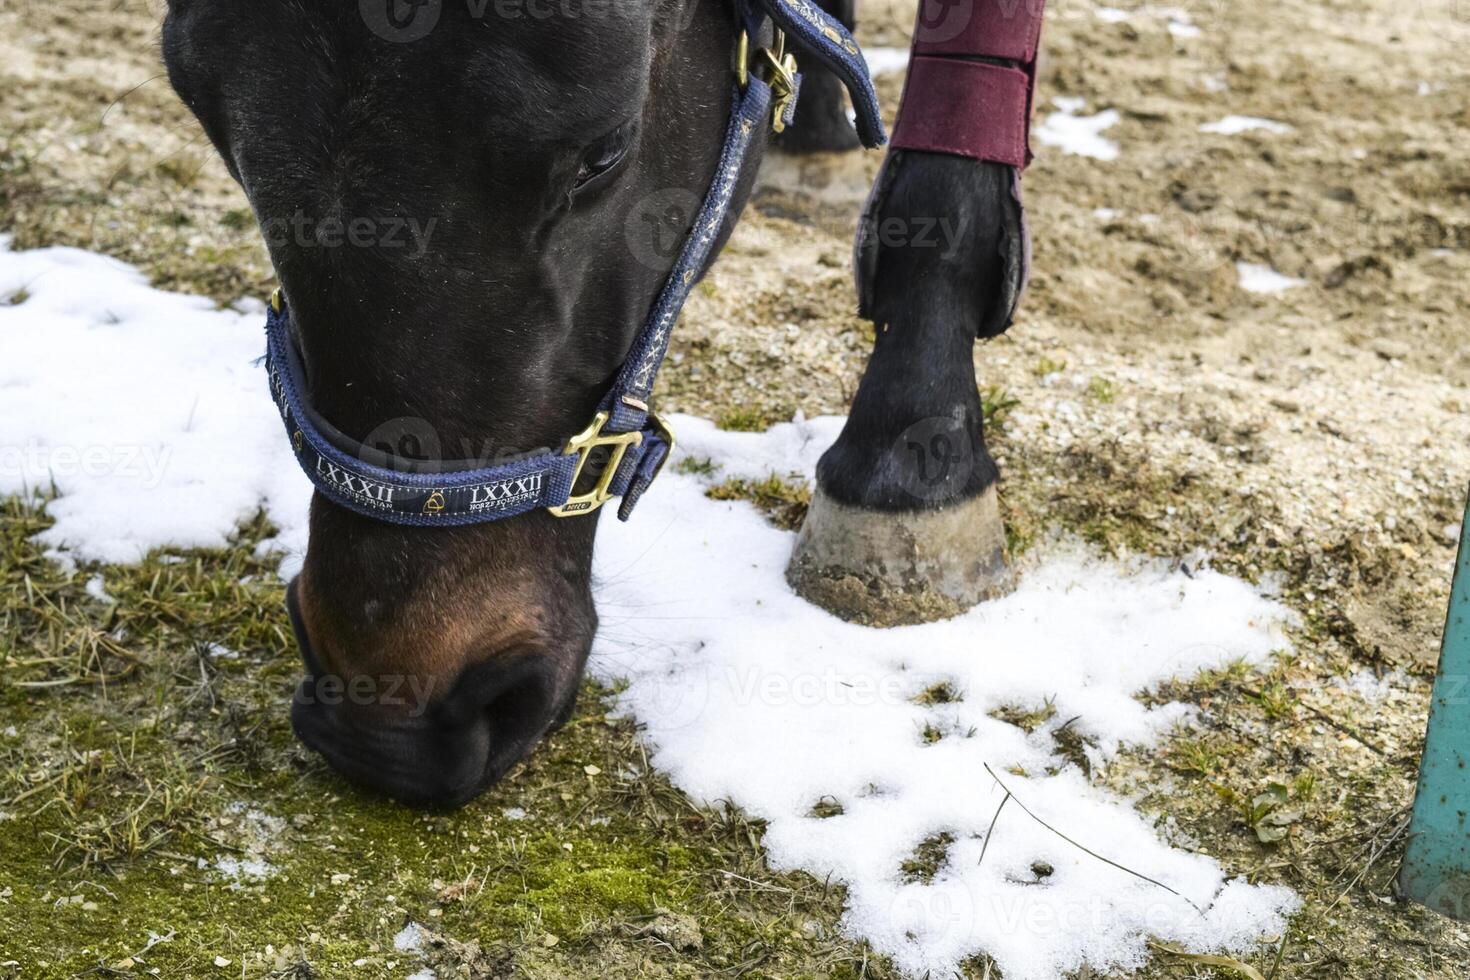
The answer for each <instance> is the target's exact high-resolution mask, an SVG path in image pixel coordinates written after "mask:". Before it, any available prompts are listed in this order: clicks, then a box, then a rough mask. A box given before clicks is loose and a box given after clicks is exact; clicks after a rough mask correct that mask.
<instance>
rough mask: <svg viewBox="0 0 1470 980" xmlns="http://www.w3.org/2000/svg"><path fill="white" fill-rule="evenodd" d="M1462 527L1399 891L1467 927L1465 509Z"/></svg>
mask: <svg viewBox="0 0 1470 980" xmlns="http://www.w3.org/2000/svg"><path fill="white" fill-rule="evenodd" d="M1460 528H1461V530H1460V558H1459V561H1458V562H1456V564H1455V583H1454V586H1453V587H1452V589H1451V591H1450V613H1449V617H1448V619H1447V620H1446V622H1445V629H1444V646H1443V647H1441V649H1440V654H1439V672H1438V674H1437V675H1436V676H1435V679H1434V693H1433V696H1432V697H1431V699H1430V704H1429V733H1428V735H1427V736H1426V738H1425V740H1424V759H1423V760H1422V761H1421V762H1420V764H1419V792H1418V794H1417V795H1416V796H1415V797H1414V816H1413V819H1412V820H1411V821H1410V823H1409V843H1408V850H1407V851H1406V852H1405V854H1404V866H1403V868H1401V869H1400V871H1399V888H1400V890H1401V891H1402V893H1403V894H1404V895H1405V896H1406V897H1408V898H1411V899H1413V900H1414V901H1416V902H1419V903H1420V904H1422V905H1427V906H1428V907H1429V908H1432V909H1434V910H1436V911H1438V912H1443V913H1444V914H1445V915H1448V916H1452V917H1453V918H1456V919H1460V920H1463V921H1470V508H1467V510H1466V512H1465V522H1464V523H1463V524H1461V525H1460Z"/></svg>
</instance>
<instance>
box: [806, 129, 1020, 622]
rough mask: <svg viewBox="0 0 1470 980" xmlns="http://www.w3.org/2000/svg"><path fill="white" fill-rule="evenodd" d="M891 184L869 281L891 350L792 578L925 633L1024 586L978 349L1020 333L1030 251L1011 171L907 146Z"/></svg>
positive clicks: (832, 467) (839, 454) (880, 340)
mask: <svg viewBox="0 0 1470 980" xmlns="http://www.w3.org/2000/svg"><path fill="white" fill-rule="evenodd" d="M878 181H879V182H878V186H877V188H876V190H875V193H874V196H873V199H872V201H871V202H870V204H869V209H868V212H867V214H865V215H864V218H863V222H862V225H861V226H860V229H859V247H858V268H857V270H856V274H857V280H858V293H859V301H860V306H861V310H862V313H863V315H864V316H865V317H867V318H868V319H870V320H872V321H873V323H874V325H875V329H876V331H877V342H876V343H875V345H874V348H873V354H872V357H871V358H870V360H869V362H868V368H867V371H866V373H865V374H864V376H863V380H862V383H861V385H860V386H859V388H858V393H857V396H856V398H855V400H854V402H853V405H852V410H851V413H850V415H849V417H848V421H847V425H846V426H845V428H844V429H843V431H842V434H841V436H840V437H839V438H838V440H837V442H836V444H835V445H834V446H833V447H832V448H831V449H830V450H829V451H828V452H827V454H826V455H825V456H823V458H822V461H821V463H820V465H819V467H818V470H817V494H816V500H815V501H814V503H813V507H812V515H811V517H810V518H809V520H808V523H807V525H806V526H805V527H804V528H803V531H802V535H801V538H800V539H799V543H798V546H797V552H796V555H795V557H794V559H793V563H792V567H791V573H790V575H791V578H792V581H793V584H794V585H796V587H797V588H798V589H799V590H800V591H802V592H803V594H805V595H807V596H808V597H810V598H812V599H813V600H814V601H817V602H819V603H821V604H822V605H825V606H828V607H829V608H834V607H841V608H834V611H837V612H839V613H840V614H843V615H848V616H849V617H850V618H857V619H865V620H869V621H884V620H886V621H910V620H914V619H925V618H935V616H936V615H952V614H954V613H955V612H958V611H959V610H960V609H963V608H965V607H967V606H969V605H972V604H974V603H975V602H978V601H980V600H981V599H983V598H986V597H987V596H989V595H993V594H994V593H996V592H997V591H999V590H1001V589H1002V588H1004V587H1005V584H1006V582H1007V580H1008V573H1007V571H1006V566H1005V558H1004V541H1005V536H1004V529H1003V528H1002V526H1001V522H1000V513H999V507H998V504H997V502H996V496H995V492H994V488H995V483H996V480H997V476H998V473H997V470H996V467H995V463H994V461H993V460H992V459H991V456H990V453H989V451H988V449H987V448H986V445H985V433H984V422H983V418H982V414H981V405H980V397H979V392H978V390H977V387H976V380H975V369H974V360H973V347H974V343H975V339H976V337H977V336H980V337H991V336H995V335H998V334H1000V333H1001V332H1003V331H1004V330H1005V328H1006V327H1007V326H1008V325H1009V323H1010V320H1011V316H1012V314H1013V312H1014V310H1015V306H1016V303H1017V300H1018V298H1019V295H1020V291H1021V286H1022V279H1023V269H1024V254H1025V241H1024V234H1023V222H1022V209H1021V204H1020V200H1019V197H1018V192H1017V190H1016V185H1015V177H1014V171H1013V169H1012V168H1011V167H1008V166H1005V165H1003V164H996V163H983V162H979V161H975V160H969V159H965V158H962V157H956V156H948V155H944V154H935V153H920V152H911V151H901V150H900V151H893V152H892V153H890V155H889V158H888V160H887V162H886V163H885V165H884V170H883V172H882V173H881V174H880V175H879V178H878Z"/></svg>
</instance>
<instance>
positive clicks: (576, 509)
mask: <svg viewBox="0 0 1470 980" xmlns="http://www.w3.org/2000/svg"><path fill="white" fill-rule="evenodd" d="M609 418H610V414H609V413H608V412H598V413H597V417H596V418H595V419H593V420H592V424H591V425H589V426H587V428H586V429H584V430H582V431H581V432H580V433H578V434H577V435H574V436H572V438H571V439H570V440H569V441H568V442H567V448H566V449H565V450H564V451H563V455H566V456H576V457H577V468H576V470H575V471H573V473H572V487H573V489H575V488H576V486H577V481H578V480H580V479H581V478H582V471H583V470H584V469H585V468H586V467H587V460H588V459H589V458H590V457H591V455H592V451H593V450H594V449H600V448H602V447H604V446H606V447H607V448H608V449H610V450H612V452H611V454H610V455H609V456H608V459H607V466H606V468H605V469H604V470H603V471H602V475H601V476H600V477H598V479H597V486H595V487H593V488H592V490H590V491H589V492H587V493H584V494H578V495H575V496H572V497H569V498H567V502H566V503H564V504H562V505H561V506H559V507H548V508H547V510H549V511H551V513H552V514H554V515H555V516H557V517H580V516H581V515H583V514H590V513H592V512H593V511H595V510H597V509H598V508H600V507H601V506H602V505H603V504H605V503H607V502H608V501H609V500H611V499H612V492H611V489H610V488H611V487H612V481H613V479H614V478H615V477H616V476H617V475H618V468H619V467H621V466H622V465H623V457H625V456H627V455H628V450H629V449H631V448H632V447H634V446H640V445H642V444H643V433H641V432H615V433H612V434H610V435H603V433H602V428H603V426H605V425H607V420H608V419H609ZM660 424H662V423H660Z"/></svg>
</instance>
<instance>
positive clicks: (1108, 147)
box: [1034, 97, 1119, 160]
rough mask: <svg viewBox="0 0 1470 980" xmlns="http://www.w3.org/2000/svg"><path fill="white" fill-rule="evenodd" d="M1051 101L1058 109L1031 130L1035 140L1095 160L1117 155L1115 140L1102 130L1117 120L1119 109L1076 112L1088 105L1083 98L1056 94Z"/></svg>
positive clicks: (1113, 157) (1109, 158)
mask: <svg viewBox="0 0 1470 980" xmlns="http://www.w3.org/2000/svg"><path fill="white" fill-rule="evenodd" d="M1052 102H1053V103H1054V104H1055V105H1056V107H1057V109H1058V110H1059V111H1057V112H1053V113H1052V114H1051V115H1049V116H1047V117H1046V119H1045V120H1043V121H1042V123H1041V125H1040V126H1037V127H1036V129H1035V131H1034V132H1035V136H1036V138H1037V139H1038V140H1040V141H1041V142H1042V143H1045V144H1046V145H1047V146H1055V147H1057V148H1058V149H1060V150H1061V151H1062V152H1064V153H1072V154H1075V155H1077V156H1084V157H1092V158H1093V159H1094V160H1116V159H1117V158H1118V144H1117V143H1114V142H1113V141H1112V140H1110V139H1107V138H1105V137H1104V136H1103V135H1102V133H1103V131H1104V130H1106V129H1109V128H1111V127H1112V126H1114V125H1116V124H1117V122H1118V119H1119V116H1118V110H1116V109H1106V110H1104V111H1102V112H1099V113H1097V114H1096V115H1091V116H1083V115H1079V113H1080V112H1081V111H1082V110H1083V108H1085V107H1086V105H1087V101H1086V100H1085V99H1077V98H1066V97H1058V98H1055V99H1053V100H1052Z"/></svg>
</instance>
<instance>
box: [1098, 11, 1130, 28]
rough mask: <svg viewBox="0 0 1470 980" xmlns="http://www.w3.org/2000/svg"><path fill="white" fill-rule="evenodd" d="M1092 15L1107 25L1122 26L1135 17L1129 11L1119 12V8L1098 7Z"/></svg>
mask: <svg viewBox="0 0 1470 980" xmlns="http://www.w3.org/2000/svg"><path fill="white" fill-rule="evenodd" d="M1092 13H1093V16H1095V17H1096V18H1097V19H1098V20H1100V21H1102V22H1103V23H1105V24H1121V23H1123V22H1124V21H1125V20H1128V19H1129V18H1131V17H1132V16H1133V14H1132V13H1130V12H1129V11H1127V10H1119V9H1118V8H1117V7H1098V8H1096V9H1095V10H1093V12H1092Z"/></svg>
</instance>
